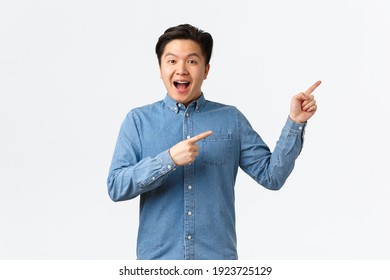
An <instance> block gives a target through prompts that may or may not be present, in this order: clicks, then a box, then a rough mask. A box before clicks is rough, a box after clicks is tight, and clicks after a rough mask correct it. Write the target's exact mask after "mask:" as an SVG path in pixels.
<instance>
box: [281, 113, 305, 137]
mask: <svg viewBox="0 0 390 280" xmlns="http://www.w3.org/2000/svg"><path fill="white" fill-rule="evenodd" d="M306 124H307V122H304V123H297V122H294V121H293V120H292V119H290V117H288V118H287V121H286V125H285V126H286V128H288V129H289V131H290V133H294V134H300V133H304V131H305V127H306Z"/></svg>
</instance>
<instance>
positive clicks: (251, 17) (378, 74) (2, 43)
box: [0, 0, 390, 259]
mask: <svg viewBox="0 0 390 280" xmlns="http://www.w3.org/2000/svg"><path fill="white" fill-rule="evenodd" d="M389 14H390V4H389V2H388V1H386V0H382V1H377V0H367V1H359V0H353V1H352V0H349V1H336V0H324V1H311V0H306V1H305V0H297V1H289V0H282V1H254V0H253V1H249V0H240V1H227V0H224V1H210V0H198V1H178V0H174V1H150V0H148V1H147V0H142V1H125V0H123V1H116V0H114V1H92V0H68V1H66V0H58V1H50V0H47V1H44V0H37V1H28V0H19V1H1V2H0V94H1V99H0V259H134V258H135V246H136V234H137V226H138V199H135V200H132V201H127V202H121V203H114V202H111V200H110V199H109V197H108V195H107V191H106V177H107V173H108V168H109V164H110V161H111V156H112V153H113V149H114V145H115V141H116V137H117V134H118V131H119V126H120V124H121V122H122V120H123V118H124V117H125V115H126V113H127V112H128V111H129V110H130V109H131V108H134V107H137V106H140V105H144V104H147V103H151V102H154V101H156V100H160V99H162V98H163V97H164V96H165V89H164V87H163V83H162V81H161V80H160V79H159V71H158V64H157V58H156V57H155V54H154V46H155V43H156V41H157V38H158V36H159V35H160V34H161V33H162V32H163V31H164V30H165V29H166V28H168V27H170V26H173V25H177V24H180V23H191V24H193V25H195V26H198V27H199V28H202V29H204V30H206V31H208V32H210V33H211V34H212V35H213V37H214V40H215V48H214V54H213V57H212V60H211V70H210V71H211V72H210V75H209V77H208V79H207V80H206V81H205V83H204V87H203V90H204V92H205V95H206V98H208V99H210V100H214V101H219V102H222V103H227V104H233V105H235V106H237V107H238V108H239V109H240V110H241V111H242V112H243V113H244V114H245V115H246V116H247V118H248V119H249V120H250V121H251V123H252V125H253V127H254V128H255V129H256V130H257V131H258V132H259V133H260V135H261V136H262V137H263V139H264V140H265V141H266V142H267V143H268V144H269V146H270V147H271V148H273V147H274V145H275V144H274V143H275V142H276V140H277V138H278V136H279V133H280V130H281V128H282V126H283V124H284V121H285V119H286V118H287V115H288V110H289V103H290V98H291V96H292V95H294V94H296V93H298V92H299V91H303V90H305V89H306V88H307V87H308V86H310V85H311V84H312V83H314V82H315V81H316V80H318V79H321V80H322V81H323V84H322V85H321V86H320V87H319V88H318V89H317V90H316V92H315V95H316V97H317V102H318V105H319V109H318V112H317V114H316V115H315V116H314V117H313V119H311V120H310V122H309V124H308V127H307V131H306V138H305V146H304V150H303V151H302V154H301V156H300V158H299V159H298V161H297V164H296V168H295V170H294V171H293V173H292V175H291V177H290V178H289V179H288V181H287V183H286V185H285V186H284V188H283V189H282V190H280V191H278V192H272V191H267V190H266V189H264V188H262V187H261V186H259V185H257V184H256V183H255V181H253V180H252V179H251V178H249V177H248V176H247V175H245V174H244V173H242V172H240V173H239V176H238V179H237V184H236V209H237V232H238V242H239V243H238V246H239V248H238V249H239V256H240V258H241V259H388V258H390V241H389V236H390V223H389V214H390V204H389V203H388V201H389V197H390V190H389V187H390V186H389V185H390V184H389V183H388V180H387V175H388V174H387V173H389V172H390V164H389V156H390V153H389V146H388V141H387V139H386V136H387V135H388V132H387V130H388V120H389V117H388V100H389V98H388V94H389V90H388V81H389V74H390V71H389V67H390V66H389V65H390V52H389V49H390V43H389V34H390V17H389Z"/></svg>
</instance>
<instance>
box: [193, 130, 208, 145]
mask: <svg viewBox="0 0 390 280" xmlns="http://www.w3.org/2000/svg"><path fill="white" fill-rule="evenodd" d="M211 134H213V132H212V131H211V130H209V131H205V132H203V133H200V134H198V135H195V136H194V137H192V138H190V139H189V141H190V142H192V143H196V142H198V141H200V140H202V139H204V138H206V137H208V136H210V135H211Z"/></svg>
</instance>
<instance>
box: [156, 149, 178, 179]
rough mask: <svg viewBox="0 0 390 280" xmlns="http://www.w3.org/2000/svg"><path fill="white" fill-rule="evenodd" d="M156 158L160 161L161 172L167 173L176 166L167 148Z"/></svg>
mask: <svg viewBox="0 0 390 280" xmlns="http://www.w3.org/2000/svg"><path fill="white" fill-rule="evenodd" d="M158 160H159V162H160V163H161V173H163V174H165V173H169V172H171V171H173V170H174V169H175V168H176V164H175V163H174V162H173V160H172V158H171V156H170V155H169V150H166V151H164V152H162V153H161V154H159V155H158Z"/></svg>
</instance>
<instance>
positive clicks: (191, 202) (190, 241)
mask: <svg viewBox="0 0 390 280" xmlns="http://www.w3.org/2000/svg"><path fill="white" fill-rule="evenodd" d="M191 111H192V110H191V107H189V108H187V110H186V111H185V112H184V118H183V133H184V135H183V136H184V138H185V139H189V138H191V137H193V136H194V135H193V126H192V117H191ZM194 168H195V165H194V164H189V165H186V166H185V167H184V257H185V259H186V260H191V259H194V258H195V239H194V237H195V211H194V210H195V194H194V191H195V189H194V174H195V170H194Z"/></svg>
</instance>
